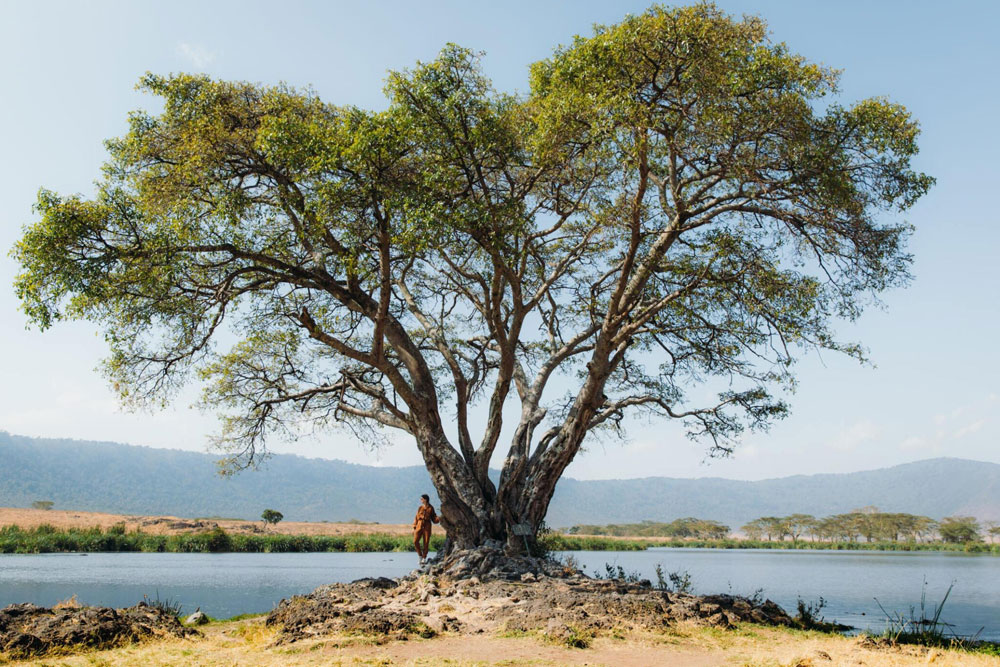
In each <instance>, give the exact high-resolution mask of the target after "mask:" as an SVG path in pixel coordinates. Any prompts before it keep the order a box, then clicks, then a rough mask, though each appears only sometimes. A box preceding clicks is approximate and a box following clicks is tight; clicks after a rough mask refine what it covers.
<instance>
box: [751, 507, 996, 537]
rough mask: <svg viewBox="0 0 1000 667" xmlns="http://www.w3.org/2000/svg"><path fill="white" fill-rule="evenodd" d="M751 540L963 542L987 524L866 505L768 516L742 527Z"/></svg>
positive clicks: (990, 527)
mask: <svg viewBox="0 0 1000 667" xmlns="http://www.w3.org/2000/svg"><path fill="white" fill-rule="evenodd" d="M740 530H741V531H742V532H743V534H744V535H746V536H747V538H748V539H751V540H765V539H766V540H767V541H772V540H776V541H784V540H789V539H790V540H791V541H793V542H797V541H798V540H800V539H805V538H806V537H808V538H809V539H810V540H813V541H818V542H861V541H865V542H900V541H910V542H921V541H931V540H934V539H940V540H941V541H942V542H949V543H955V544H961V543H966V542H979V541H981V540H982V539H983V534H982V532H983V530H984V527H983V526H981V525H980V523H979V522H978V521H977V520H976V519H975V518H974V517H971V516H950V517H945V518H944V519H941V520H940V521H935V520H934V519H932V518H930V517H927V516H920V515H916V514H907V513H905V512H881V511H879V510H878V508H877V507H865V508H862V509H859V510H855V511H853V512H848V513H846V514H834V515H832V516H827V517H814V516H812V515H810V514H791V515H789V516H765V517H760V518H758V519H754V520H753V521H750V522H749V523H747V524H745V525H744V526H743V527H742V528H741V529H740ZM986 531H987V532H988V533H989V534H990V536H991V537H996V536H997V535H998V534H1000V529H998V527H997V526H996V525H992V524H991V525H988V526H987V527H986Z"/></svg>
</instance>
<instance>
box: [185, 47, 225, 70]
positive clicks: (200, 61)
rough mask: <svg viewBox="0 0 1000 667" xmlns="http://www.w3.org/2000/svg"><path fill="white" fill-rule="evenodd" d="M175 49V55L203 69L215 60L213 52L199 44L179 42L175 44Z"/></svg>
mask: <svg viewBox="0 0 1000 667" xmlns="http://www.w3.org/2000/svg"><path fill="white" fill-rule="evenodd" d="M176 51H177V55H179V56H180V57H181V58H183V59H184V60H187V61H188V62H189V63H191V64H192V65H194V66H195V67H197V68H198V69H205V68H206V67H208V66H209V65H211V64H212V62H213V61H214V60H215V52H214V51H209V50H208V49H206V48H205V47H204V46H201V45H200V44H190V43H188V42H181V43H180V44H178V45H177V49H176Z"/></svg>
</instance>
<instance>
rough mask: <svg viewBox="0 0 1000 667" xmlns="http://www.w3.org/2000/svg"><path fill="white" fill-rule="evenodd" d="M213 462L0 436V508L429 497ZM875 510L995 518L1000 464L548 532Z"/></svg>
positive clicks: (593, 498) (571, 494) (418, 474)
mask: <svg viewBox="0 0 1000 667" xmlns="http://www.w3.org/2000/svg"><path fill="white" fill-rule="evenodd" d="M215 459H216V457H214V456H212V455H210V454H199V453H196V452H187V451H180V450H172V449H153V448H149V447H136V446H132V445H122V444H117V443H111V442H85V441H78V440H51V439H42V438H28V437H24V436H17V435H10V434H7V433H4V432H2V431H0V506H12V507H27V506H29V505H30V504H31V503H32V502H33V501H35V500H51V501H53V502H54V503H55V506H56V507H58V508H62V509H78V510H89V511H104V512H116V513H124V514H172V515H177V516H191V517H197V516H224V517H233V518H245V519H257V518H259V517H260V512H261V511H262V510H263V509H264V508H274V509H278V510H280V511H281V512H283V513H284V515H285V518H286V519H288V520H290V521H322V520H329V521H337V520H341V521H343V520H347V519H351V518H357V519H363V520H368V521H378V522H381V523H402V522H407V521H411V520H412V518H413V508H414V507H415V506H416V502H417V499H418V498H419V497H420V494H421V493H425V492H431V493H433V488H432V486H431V484H430V480H429V478H428V476H427V472H426V471H425V470H424V469H423V468H421V467H409V468H377V467H372V466H363V465H355V464H351V463H344V462H342V461H331V460H326V459H307V458H303V457H300V456H292V455H276V456H274V457H272V458H271V459H270V460H269V461H268V462H267V464H266V466H265V468H264V469H263V470H260V471H247V472H244V473H241V474H239V475H237V476H235V477H233V478H225V479H224V478H220V477H219V476H218V475H217V474H216V467H215ZM865 505H875V506H877V507H879V508H880V509H882V510H883V511H888V512H911V513H914V514H925V515H927V516H930V517H933V518H941V517H944V516H950V515H954V514H971V515H974V516H977V517H979V518H980V519H993V520H1000V465H998V464H994V463H983V462H979V461H968V460H963V459H952V458H939V459H929V460H926V461H919V462H916V463H907V464H904V465H899V466H894V467H892V468H884V469H880V470H871V471H866V472H857V473H849V474H838V475H796V476H794V477H784V478H780V479H771V480H764V481H759V482H744V481H737V480H728V479H721V478H701V479H674V478H669V477H648V478H644V479H625V480H600V481H581V480H576V479H569V478H567V479H563V480H562V481H560V482H559V486H558V488H557V489H556V494H555V497H554V498H553V501H552V505H551V508H550V511H549V516H548V518H547V522H548V523H549V525H551V526H570V525H573V524H576V523H598V524H602V523H624V522H636V521H642V520H646V519H648V520H653V521H670V520H673V519H676V518H680V517H685V516H696V517H700V518H705V519H715V520H717V521H721V522H723V523H725V524H727V525H729V526H731V527H733V528H738V527H739V526H741V525H743V524H744V523H746V522H747V521H749V520H751V519H754V518H756V517H759V516H767V515H783V514H790V513H793V512H804V513H808V514H814V515H816V516H822V515H827V514H835V513H840V512H848V511H850V510H852V509H854V508H857V507H862V506H865Z"/></svg>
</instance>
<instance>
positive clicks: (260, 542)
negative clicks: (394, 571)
mask: <svg viewBox="0 0 1000 667" xmlns="http://www.w3.org/2000/svg"><path fill="white" fill-rule="evenodd" d="M431 540H432V541H431V549H432V550H437V549H439V548H440V547H441V545H442V544H443V543H444V531H443V529H441V527H440V526H438V525H435V526H434V531H433V533H432V538H431ZM541 541H542V543H543V545H544V547H545V549H546V550H548V551H644V550H647V549H650V548H675V549H737V550H772V549H773V550H795V551H801V550H820V551H881V552H950V553H968V554H987V555H1000V544H994V543H987V542H969V543H964V544H956V543H946V542H906V541H899V542H814V541H806V540H798V541H795V542H791V541H766V540H747V539H734V538H725V539H712V540H705V539H693V538H684V539H678V538H657V537H648V536H636V537H631V536H617V535H567V534H563V533H548V534H546V535H544V536H543V537H542V538H541ZM413 550H414V549H413V543H412V528H411V526H409V525H406V524H379V523H366V522H362V521H350V522H336V523H334V522H287V523H286V522H282V523H279V524H277V525H276V526H269V527H267V528H264V527H263V524H262V522H260V521H247V520H242V519H226V518H217V517H207V518H206V517H202V518H194V519H192V518H183V517H174V516H145V515H122V514H108V513H101V512H84V511H71V510H37V509H22V508H0V554H12V553H27V554H30V553H118V552H121V553H125V552H143V553H158V552H168V553H274V552H279V553H291V552H297V553H319V552H359V553H364V552H384V551H391V552H408V551H413Z"/></svg>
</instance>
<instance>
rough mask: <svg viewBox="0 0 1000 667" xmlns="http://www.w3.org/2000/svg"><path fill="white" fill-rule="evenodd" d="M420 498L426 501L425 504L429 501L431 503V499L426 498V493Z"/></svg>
mask: <svg viewBox="0 0 1000 667" xmlns="http://www.w3.org/2000/svg"><path fill="white" fill-rule="evenodd" d="M420 497H421V498H423V499H424V500H426V501H427V502H430V501H431V497H430V496H428V495H427V494H426V493H425V494H423V495H421V496H420Z"/></svg>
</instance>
